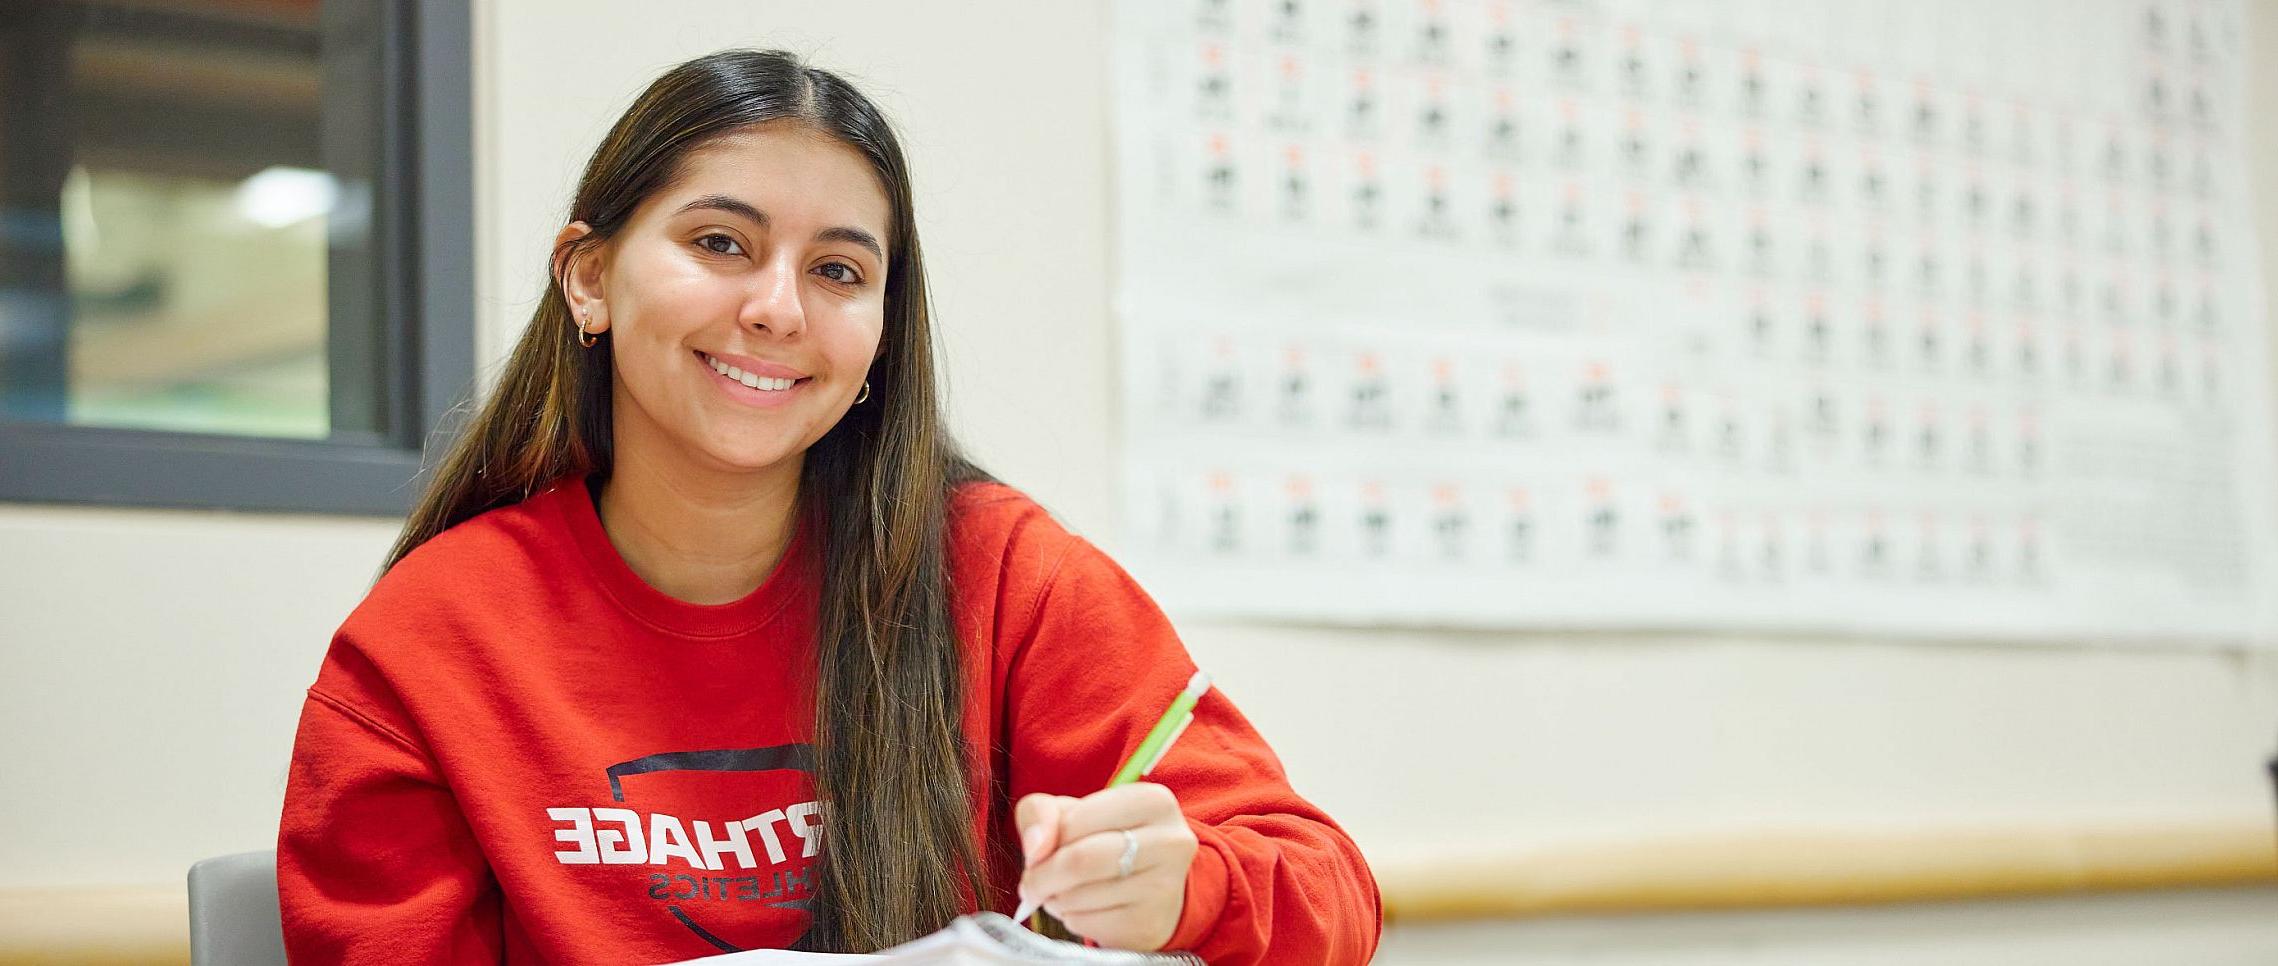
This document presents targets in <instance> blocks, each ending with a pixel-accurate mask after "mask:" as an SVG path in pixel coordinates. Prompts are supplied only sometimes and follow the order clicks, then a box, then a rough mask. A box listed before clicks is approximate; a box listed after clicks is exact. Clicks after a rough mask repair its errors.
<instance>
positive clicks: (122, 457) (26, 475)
mask: <svg viewBox="0 0 2278 966" xmlns="http://www.w3.org/2000/svg"><path fill="white" fill-rule="evenodd" d="M385 7H386V11H387V16H386V18H385V23H384V25H383V27H382V31H383V36H382V38H381V41H380V54H381V63H382V68H381V72H380V73H381V77H380V86H381V113H382V124H381V135H380V145H381V150H382V151H383V152H384V154H383V157H384V159H385V161H384V163H383V164H382V165H381V166H380V171H379V180H378V182H377V183H376V184H375V185H374V193H373V194H374V197H373V205H374V210H373V215H374V218H375V223H376V224H379V225H382V226H384V228H383V231H382V232H381V235H380V243H379V245H378V247H377V248H375V250H374V252H373V254H374V257H375V259H376V263H375V265H374V269H375V270H376V271H378V272H379V273H380V274H381V277H382V278H384V279H388V280H391V281H390V283H389V284H386V285H384V286H383V290H384V292H385V297H384V298H383V299H382V301H383V302H384V305H383V306H382V307H381V308H380V311H381V313H382V324H381V328H380V331H381V333H382V336H383V337H382V338H381V340H380V342H381V346H380V351H381V354H382V355H383V356H384V358H383V359H379V360H374V359H370V358H362V357H356V356H350V357H347V358H343V356H342V353H341V350H339V349H334V350H332V352H333V359H332V368H333V371H334V372H335V373H337V372H339V371H340V368H341V367H342V366H343V365H358V364H362V365H371V364H375V363H377V364H379V365H381V366H382V367H383V378H382V380H381V386H380V388H381V393H380V399H379V400H378V402H379V403H380V404H381V405H382V406H383V407H384V408H385V409H386V415H387V417H388V418H387V419H386V421H385V425H387V426H388V427H389V430H388V431H387V432H386V433H370V432H336V433H333V434H332V435H331V436H330V437H329V438H326V439H283V438H273V437H257V436H236V435H225V434H206V433H183V432H168V431H154V430H140V429H119V428H108V427H89V426H72V425H66V424H50V423H35V422H11V421H0V501H7V502H32V503H69V504H98V505H106V506H140V507H182V508H205V509H230V510H252V511H265V512H288V513H333V514H349V515H372V516H401V515H403V514H405V513H406V512H407V511H408V510H409V509H410V506H411V502H412V500H413V498H414V497H415V496H416V495H417V493H418V488H419V486H420V484H422V483H423V482H424V480H423V478H422V477H423V473H422V462H421V460H422V452H423V450H424V445H425V443H426V442H427V441H428V439H429V437H430V436H432V435H434V434H436V433H437V432H438V431H441V430H443V429H445V428H446V426H445V419H446V417H447V416H448V415H449V414H450V412H451V411H452V409H453V408H454V407H455V406H456V405H457V404H458V403H459V401H460V400H461V398H462V397H463V396H465V395H466V394H467V393H468V392H469V391H470V390H471V387H472V384H473V381H474V325H473V312H474V275H473V267H474V225H473V214H474V203H473V194H474V188H473V185H474V170H473V168H474V151H473V147H474V132H473V103H472V99H473V76H472V73H473V72H472V61H473V52H472V49H471V45H472V36H471V22H470V19H469V17H470V14H469V0H387V2H386V3H385ZM326 324H327V325H328V326H329V325H330V324H331V321H330V319H327V323H326ZM349 351H351V352H355V351H361V350H349ZM336 382H337V381H336ZM365 405H367V406H368V405H370V403H369V402H366V403H365Z"/></svg>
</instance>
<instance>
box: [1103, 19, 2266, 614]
mask: <svg viewBox="0 0 2278 966" xmlns="http://www.w3.org/2000/svg"><path fill="white" fill-rule="evenodd" d="M2242 16H2243V12H2242V10H2241V9H2240V6H2239V4H2238V3H2236V2H2215V0H1966V2H1965V0H1912V2H1908V3H1886V2H1880V0H1715V2H1710V0H1698V2H1672V0H1604V2H1551V0H1534V2H1527V0H1508V2H1506V0H1125V2H1119V3H1118V4H1117V5H1116V9H1115V23H1114V31H1115V52H1116V65H1115V86H1114V94H1115V100H1116V106H1115V113H1114V127H1115V138H1116V159H1117V172H1116V185H1117V188H1116V190H1117V209H1116V223H1117V250H1116V256H1115V258H1116V264H1117V274H1118V282H1117V294H1116V306H1115V308H1116V314H1117V323H1118V326H1119V329H1120V333H1121V335H1120V340H1121V341H1120V347H1121V359H1122V363H1121V364H1122V372H1121V378H1122V407H1123V412H1122V426H1123V444H1124V448H1123V456H1124V469H1123V477H1124V478H1123V501H1124V508H1125V512H1126V514H1127V520H1128V521H1129V524H1130V526H1129V531H1130V534H1131V537H1132V539H1131V541H1130V546H1129V547H1128V549H1127V552H1126V554H1125V557H1126V559H1127V561H1128V563H1129V564H1130V566H1131V567H1132V569H1133V570H1134V571H1135V572H1137V573H1138V574H1139V576H1140V577H1141V579H1142V580H1143V581H1144V582H1146V583H1147V585H1148V586H1149V587H1150V588H1151V589H1152V590H1154V592H1155V593H1156V594H1157V595H1158V596H1159V597H1161V598H1162V599H1163V601H1164V603H1165V604H1166V605H1167V606H1169V607H1171V608H1172V609H1173V610H1174V611H1176V612H1180V613H1186V614H1199V615H1204V616H1218V617H1229V618H1252V619H1267V620H1296V621H1308V622H1311V621H1321V622H1331V623H1389V624H1401V625H1420V626H1454V627H1480V628H1524V627H1561V628H1639V629H1643V628H1677V627H1683V628H1710V629H1731V630H1774V631H1812V632H1836V633H1848V632H1858V633H1877V634H1898V635H1907V636H1917V635H1919V636H1944V637H1973V638H1990V639H2019V640H2060V639H2061V640H2080V639H2126V640H2144V641H2155V642H2159V641H2194V640H2215V641H2239V640H2253V641H2264V640H2269V639H2270V638H2271V634H2270V629H2271V628H2272V626H2273V621H2272V613H2271V611H2272V607H2271V604H2270V603H2269V602H2268V601H2267V600H2266V598H2268V597H2269V596H2271V595H2269V594H2266V593H2263V592H2262V591H2263V590H2265V589H2266V588H2268V586H2269V585H2270V583H2271V580H2272V573H2271V570H2270V551H2271V549H2272V543H2273V541H2272V536H2273V524H2272V519H2271V517H2272V513H2271V508H2272V505H2273V502H2274V500H2278V491H2273V489H2272V486H2271V484H2272V482H2273V475H2272V469H2271V464H2272V432H2273V427H2272V420H2271V418H2270V413H2271V400H2270V394H2269V389H2268V386H2269V376H2268V371H2267V370H2268V366H2267V360H2268V351H2267V348H2266V337H2265V328H2264V327H2265V324H2266V321H2265V319H2264V318H2263V315H2262V280H2261V279H2260V277H2259V273H2258V271H2257V265H2258V258H2259V254H2258V252H2257V249H2256V242H2255V238H2254V233H2253V227H2252V224H2251V222H2250V219H2249V215H2248V211H2249V199H2248V197H2247V192H2248V181H2247V176H2246V174H2247V169H2246V154H2245V145H2244V139H2243V133H2244V132H2243V129H2242V124H2243V118H2244V104H2243V103H2242V100H2243V97H2244V89H2245V88H2244V77H2243V74H2244V68H2245V57H2246V52H2245V51H2244V50H2243V49H2242V44H2243V25H2242Z"/></svg>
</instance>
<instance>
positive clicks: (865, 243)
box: [673, 195, 886, 261]
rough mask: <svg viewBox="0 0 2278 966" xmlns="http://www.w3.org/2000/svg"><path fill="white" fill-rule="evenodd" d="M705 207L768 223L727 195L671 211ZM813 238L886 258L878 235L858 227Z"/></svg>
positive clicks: (763, 214) (761, 224)
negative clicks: (839, 243) (857, 246)
mask: <svg viewBox="0 0 2278 966" xmlns="http://www.w3.org/2000/svg"><path fill="white" fill-rule="evenodd" d="M705 209H711V210H713V211H724V212H727V213H728V214H731V215H737V216H741V217H743V218H746V219H749V220H750V221H751V222H752V223H754V224H756V225H758V226H759V227H761V228H766V227H767V224H768V218H767V212H764V211H761V210H759V209H758V208H755V207H752V205H751V203H750V202H747V201H744V200H742V199H740V198H731V197H728V196H727V195H705V196H703V197H701V198H698V199H696V200H694V201H691V202H689V203H687V204H685V205H681V206H680V210H679V211H676V212H673V214H675V215H684V214H687V213H689V212H691V211H702V210H705ZM815 240H816V241H842V242H847V243H849V244H854V245H860V246H862V247H864V248H867V249H869V250H870V254H871V255H874V256H876V257H877V259H878V260H879V261H885V260H886V249H885V248H884V247H883V246H881V245H879V244H878V236H876V235H873V234H871V233H869V232H867V231H863V230H862V229H860V228H849V227H846V226H843V225H841V226H838V227H835V228H825V229H823V230H821V231H818V232H816V233H815Z"/></svg>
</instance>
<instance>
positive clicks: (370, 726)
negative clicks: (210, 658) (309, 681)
mask: <svg viewBox="0 0 2278 966" xmlns="http://www.w3.org/2000/svg"><path fill="white" fill-rule="evenodd" d="M328 670H332V669H329V668H328ZM325 683H326V682H325V681H324V680H323V679H322V678H320V680H319V682H318V685H319V686H318V688H312V689H310V691H309V694H308V699H307V701H306V702H304V703H303V704H302V706H301V723H300V731H299V734H298V736H297V737H296V738H295V739H294V744H293V760H292V765H291V768H290V770H289V772H288V777H287V779H286V785H285V808H284V815H283V819H282V821H281V822H280V823H279V826H278V833H277V898H278V905H279V908H280V913H281V915H282V917H283V920H284V930H285V948H286V951H287V952H288V953H289V954H290V958H291V960H292V961H293V962H295V963H382V962H394V963H414V962H419V963H496V962H499V960H500V958H501V957H502V955H503V949H502V945H503V943H502V939H501V935H500V912H499V903H500V899H499V890H498V887H497V885H496V883H495V882H494V881H493V880H492V878H491V873H490V868H489V865H488V864H487V863H486V862H485V861H484V859H483V855H482V852H481V850H480V849H479V848H477V846H476V844H475V840H474V835H473V833H472V832H471V831H469V829H468V827H467V823H466V819H465V818H464V817H463V816H462V815H461V814H460V812H459V807H458V803H457V802H456V800H454V799H453V797H452V795H451V792H450V790H449V789H448V788H446V787H445V786H444V784H443V782H442V781H441V780H440V778H439V776H438V775H437V774H436V771H435V767H434V764H433V762H432V761H431V760H430V759H429V757H428V755H427V754H426V753H425V752H424V751H422V750H421V749H420V747H419V746H418V745H417V744H416V743H414V742H413V741H412V740H410V739H408V738H406V737H404V735H403V734H402V733H401V731H400V730H399V729H397V728H393V727H390V726H389V725H387V724H384V723H382V721H381V720H380V719H379V718H378V717H376V716H375V715H374V714H372V713H370V712H368V711H365V710H360V709H359V707H358V706H357V705H356V704H353V703H350V702H349V701H347V700H343V699H342V698H340V697H335V696H334V695H332V694H330V693H327V692H326V691H325V690H322V688H323V687H324V686H325Z"/></svg>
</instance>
